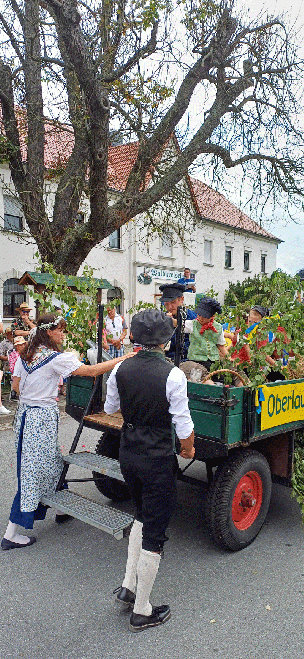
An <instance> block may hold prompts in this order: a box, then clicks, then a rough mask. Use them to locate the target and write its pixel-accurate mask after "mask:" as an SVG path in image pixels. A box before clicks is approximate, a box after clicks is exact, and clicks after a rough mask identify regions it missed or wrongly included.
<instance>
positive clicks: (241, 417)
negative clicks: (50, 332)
mask: <svg viewBox="0 0 304 659" xmlns="http://www.w3.org/2000/svg"><path fill="white" fill-rule="evenodd" d="M93 385H94V381H93V379H92V378H80V377H72V378H70V380H69V382H68V387H67V404H66V411H67V413H68V414H70V415H71V416H72V417H73V418H75V419H78V420H79V421H80V426H81V429H82V427H83V426H86V427H89V428H93V429H95V430H98V431H101V436H100V438H99V439H98V441H97V445H96V454H95V456H94V454H93V457H94V459H96V460H97V459H98V460H102V461H103V463H102V467H99V468H98V469H97V468H95V469H94V468H93V469H92V471H93V475H92V477H93V480H94V482H95V484H96V486H97V488H98V490H99V491H100V492H101V493H102V494H104V495H105V496H106V497H107V498H109V499H111V500H113V501H116V502H118V501H124V500H126V499H128V498H129V492H128V489H127V487H126V484H125V483H124V481H123V477H122V474H121V472H120V469H119V463H118V454H119V441H120V429H121V426H122V423H123V420H122V417H121V415H120V414H119V413H117V414H114V415H110V416H109V415H107V414H105V413H104V412H103V411H97V410H96V406H95V409H94V400H95V399H96V392H95V394H93V396H92V392H93ZM188 397H189V407H190V412H191V416H192V419H193V423H194V432H195V460H197V461H200V462H204V463H205V464H206V473H207V482H206V487H207V488H208V496H207V507H206V519H207V524H208V528H209V532H210V535H211V537H212V538H213V540H214V541H215V542H216V543H217V544H218V545H220V546H221V547H224V548H226V549H230V550H233V551H237V550H239V549H242V548H243V547H246V546H247V545H249V544H250V543H251V542H252V541H253V540H254V538H255V537H256V536H257V534H258V533H259V531H260V529H261V527H262V525H263V523H264V521H265V518H266V515H267V512H268V508H269V502H270V496H271V485H272V481H276V482H279V483H281V484H284V485H288V486H289V485H290V482H291V476H292V469H293V455H294V437H295V430H296V429H298V428H302V427H303V426H304V380H291V381H288V382H287V381H284V382H277V383H269V384H267V385H263V387H260V388H259V390H258V391H252V390H250V389H249V388H246V387H242V388H238V387H231V386H227V385H223V384H216V385H214V386H212V385H208V384H196V383H192V382H188ZM97 398H98V397H97ZM302 402H303V405H302ZM85 408H87V409H86V411H85V414H84V409H85ZM99 409H100V399H99ZM80 432H81V430H80ZM79 436H80V435H79ZM75 439H77V437H76V438H75ZM78 439H79V437H78ZM78 439H77V442H78ZM77 442H76V444H75V441H74V445H72V448H71V454H70V457H69V458H68V460H70V462H71V461H73V460H74V461H75V458H73V455H75V456H79V457H78V458H77V459H78V460H79V461H81V460H83V459H85V460H87V464H88V465H89V464H90V465H92V459H91V458H90V454H86V457H85V458H83V457H81V456H84V454H79V453H75V449H76V446H77ZM97 456H98V458H97ZM183 462H184V461H183ZM193 462H194V460H193V461H191V462H190V463H185V464H186V466H184V467H181V466H180V468H179V470H178V478H179V480H183V481H186V482H190V483H192V484H193V483H199V485H200V486H201V481H196V479H194V478H193V477H189V476H188V475H187V470H188V468H189V466H190V464H192V463H193ZM96 464H97V463H96ZM87 468H89V466H88V467H87ZM199 492H200V488H198V493H199ZM198 496H199V494H198Z"/></svg>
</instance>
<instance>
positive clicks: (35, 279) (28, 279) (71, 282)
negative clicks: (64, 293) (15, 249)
mask: <svg viewBox="0 0 304 659" xmlns="http://www.w3.org/2000/svg"><path fill="white" fill-rule="evenodd" d="M64 277H65V280H66V283H67V286H69V288H71V289H72V290H73V291H77V290H78V288H77V285H76V283H75V280H76V277H73V276H72V275H64ZM78 279H80V281H82V282H84V283H89V282H90V281H91V280H90V279H89V278H88V277H78ZM53 281H54V279H53V275H51V274H50V273H49V272H29V271H28V270H27V271H26V272H24V273H23V275H22V277H20V279H19V282H18V284H19V285H20V286H46V285H47V284H50V283H51V282H53ZM93 281H94V282H95V284H96V285H97V288H104V289H105V288H113V285H112V284H110V282H108V280H107V279H95V277H93Z"/></svg>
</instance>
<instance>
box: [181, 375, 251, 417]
mask: <svg viewBox="0 0 304 659" xmlns="http://www.w3.org/2000/svg"><path fill="white" fill-rule="evenodd" d="M225 389H226V394H227V400H232V399H235V401H236V404H235V406H233V407H229V408H228V409H229V416H233V415H234V414H241V413H242V409H243V398H244V388H243V387H229V388H228V387H225ZM223 390H224V387H223V385H221V386H218V385H212V384H197V383H196V382H188V396H189V408H190V409H197V410H202V411H206V412H212V411H213V413H214V410H215V409H219V410H221V408H220V407H219V408H216V406H215V405H214V404H212V402H209V401H206V400H204V399H206V398H210V399H211V400H218V401H219V402H220V401H221V400H223V396H224V394H223ZM192 395H194V396H197V397H198V398H195V399H193V398H191V396H192Z"/></svg>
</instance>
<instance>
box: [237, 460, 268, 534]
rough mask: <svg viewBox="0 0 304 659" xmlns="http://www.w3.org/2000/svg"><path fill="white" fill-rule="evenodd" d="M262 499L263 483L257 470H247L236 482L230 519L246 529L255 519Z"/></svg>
mask: <svg viewBox="0 0 304 659" xmlns="http://www.w3.org/2000/svg"><path fill="white" fill-rule="evenodd" d="M262 501H263V484H262V479H261V476H260V475H259V474H258V473H257V471H248V472H247V474H244V476H242V478H241V480H240V481H239V483H238V484H237V487H236V490H235V493H234V497H233V500H232V520H233V523H234V525H235V526H236V528H237V529H239V531H246V529H249V527H250V526H251V525H252V524H253V522H254V521H255V520H256V518H257V516H258V514H259V512H260V508H261V505H262Z"/></svg>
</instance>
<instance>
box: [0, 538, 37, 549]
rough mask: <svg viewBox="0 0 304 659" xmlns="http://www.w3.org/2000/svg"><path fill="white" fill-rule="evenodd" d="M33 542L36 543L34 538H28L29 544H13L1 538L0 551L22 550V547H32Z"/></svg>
mask: <svg viewBox="0 0 304 659" xmlns="http://www.w3.org/2000/svg"><path fill="white" fill-rule="evenodd" d="M34 542H36V538H34V537H32V538H29V542H27V543H26V545H23V544H21V543H20V542H13V541H12V540H7V539H6V538H2V540H1V549H4V550H7V549H23V548H24V547H29V546H30V545H33V544H34Z"/></svg>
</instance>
